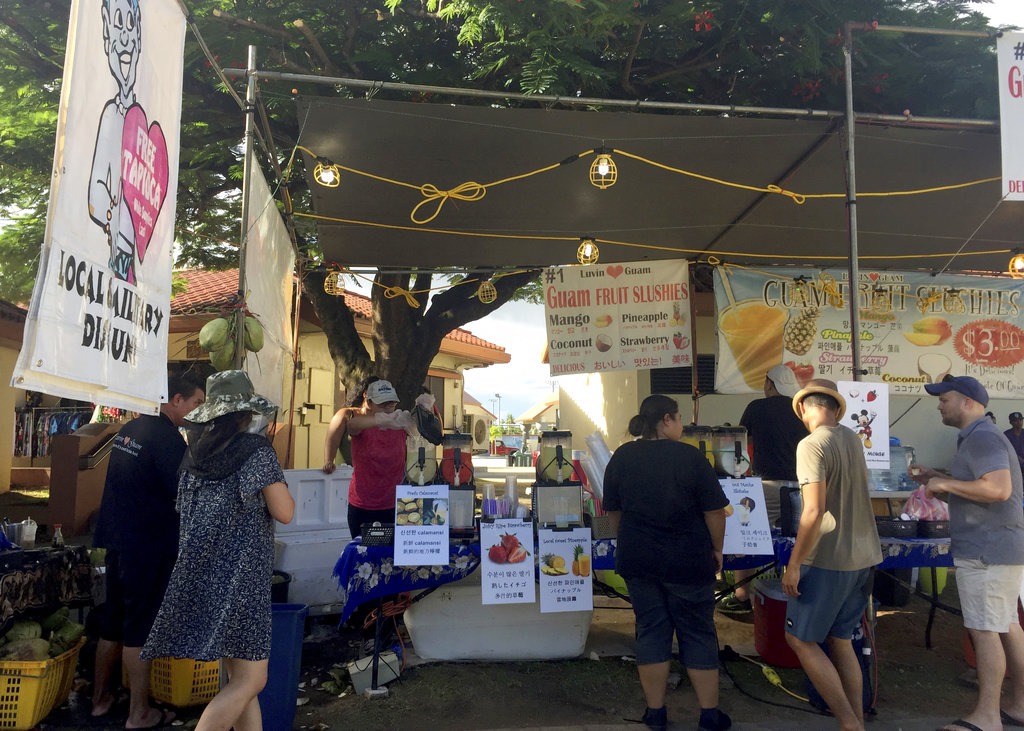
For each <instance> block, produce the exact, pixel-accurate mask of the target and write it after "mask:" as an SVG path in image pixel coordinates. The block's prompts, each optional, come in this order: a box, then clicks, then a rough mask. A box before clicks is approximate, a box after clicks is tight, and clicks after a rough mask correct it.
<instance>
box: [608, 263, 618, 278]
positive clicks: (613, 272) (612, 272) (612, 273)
mask: <svg viewBox="0 0 1024 731" xmlns="http://www.w3.org/2000/svg"><path fill="white" fill-rule="evenodd" d="M605 271H606V272H608V276H609V277H611V278H612V279H618V278H619V275H620V274H622V267H621V266H620V265H618V264H612V265H611V266H610V267H608V268H607V269H605Z"/></svg>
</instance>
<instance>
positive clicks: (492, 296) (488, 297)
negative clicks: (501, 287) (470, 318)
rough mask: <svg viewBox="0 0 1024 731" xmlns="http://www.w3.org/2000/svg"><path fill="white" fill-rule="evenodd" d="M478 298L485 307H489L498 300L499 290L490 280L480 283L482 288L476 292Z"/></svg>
mask: <svg viewBox="0 0 1024 731" xmlns="http://www.w3.org/2000/svg"><path fill="white" fill-rule="evenodd" d="M476 298H477V299H478V300H480V301H481V302H483V303H484V304H485V305H489V304H491V303H492V302H494V300H496V299H498V290H497V289H496V288H495V286H494V283H493V282H492V281H491V280H490V279H488V280H487V281H485V282H480V286H479V287H478V288H477V290H476Z"/></svg>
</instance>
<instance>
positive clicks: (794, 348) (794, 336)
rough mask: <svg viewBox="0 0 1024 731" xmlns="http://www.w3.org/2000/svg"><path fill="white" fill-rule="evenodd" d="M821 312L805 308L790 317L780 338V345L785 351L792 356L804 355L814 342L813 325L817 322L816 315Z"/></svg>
mask: <svg viewBox="0 0 1024 731" xmlns="http://www.w3.org/2000/svg"><path fill="white" fill-rule="evenodd" d="M820 314H821V311H820V310H818V309H815V308H807V309H806V310H802V311H801V312H799V313H797V315H796V316H795V317H793V316H791V317H790V318H789V322H787V323H786V330H785V333H784V334H783V336H782V343H783V345H785V346H786V350H788V351H789V352H790V353H793V354H794V355H806V354H807V351H808V350H810V349H811V343H813V342H814V335H815V325H816V324H817V322H818V315H820Z"/></svg>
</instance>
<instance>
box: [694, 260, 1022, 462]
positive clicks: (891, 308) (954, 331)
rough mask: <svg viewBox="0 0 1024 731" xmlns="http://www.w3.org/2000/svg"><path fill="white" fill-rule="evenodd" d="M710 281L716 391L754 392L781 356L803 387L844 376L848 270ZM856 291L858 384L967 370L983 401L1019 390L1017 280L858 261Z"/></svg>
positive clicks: (921, 380)
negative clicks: (880, 267) (881, 267)
mask: <svg viewBox="0 0 1024 731" xmlns="http://www.w3.org/2000/svg"><path fill="white" fill-rule="evenodd" d="M714 286H715V310H716V312H715V316H716V319H717V328H716V329H717V332H718V349H717V352H718V362H717V370H716V374H715V390H716V391H717V392H719V393H761V392H762V389H763V388H764V379H765V375H766V374H767V372H768V370H769V369H770V368H772V367H773V366H776V365H779V364H780V363H782V364H784V365H787V366H789V367H790V368H792V369H793V372H794V373H795V374H796V378H797V382H798V383H799V384H800V385H801V386H802V385H804V384H805V383H807V381H808V380H810V379H811V378H828V379H829V380H832V381H837V382H838V381H851V380H853V353H852V350H851V347H850V342H851V334H850V331H851V323H850V289H851V288H850V283H849V272H848V271H847V270H846V269H771V270H766V271H759V270H754V269H737V268H734V267H722V266H719V267H715V272H714ZM856 297H857V308H858V312H859V317H860V333H859V339H860V365H861V368H862V369H863V370H865V371H866V373H863V374H861V377H860V378H858V379H857V380H858V381H860V382H862V383H876V384H886V386H887V387H888V391H889V393H890V394H891V395H892V396H925V395H927V394H926V392H925V390H924V386H925V385H926V384H929V383H938V382H939V381H941V380H942V379H943V377H944V376H946V375H954V376H974V377H975V378H977V379H978V380H979V381H981V383H982V384H983V385H984V386H985V388H986V389H987V390H988V393H989V396H990V397H992V398H1011V399H1021V398H1024V329H1022V327H1021V320H1022V318H1021V314H1022V307H1024V280H1018V279H998V278H994V277H982V276H969V275H964V274H941V275H939V276H932V275H931V274H928V273H921V272H894V271H873V270H865V269H862V270H861V272H860V282H859V283H858V285H857V287H856ZM869 390H870V389H869ZM866 393H867V392H866ZM862 408H864V407H863V406H859V407H858V409H857V411H858V414H859V412H860V410H861V409H862ZM867 410H868V412H869V413H870V411H871V409H867ZM875 423H876V424H877V422H875ZM872 441H873V442H874V441H875V440H872Z"/></svg>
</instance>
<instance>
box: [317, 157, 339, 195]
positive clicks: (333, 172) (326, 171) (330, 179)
mask: <svg viewBox="0 0 1024 731" xmlns="http://www.w3.org/2000/svg"><path fill="white" fill-rule="evenodd" d="M313 179H314V180H316V182H318V183H320V185H322V186H324V187H325V188H337V187H338V186H339V185H341V171H340V170H339V169H338V166H337V165H335V164H334V163H333V162H331V161H330V160H328V159H327V158H325V157H318V158H317V159H316V167H315V168H313Z"/></svg>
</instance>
